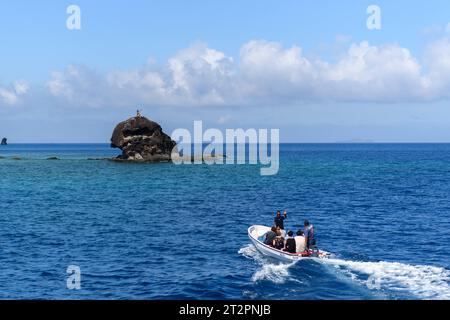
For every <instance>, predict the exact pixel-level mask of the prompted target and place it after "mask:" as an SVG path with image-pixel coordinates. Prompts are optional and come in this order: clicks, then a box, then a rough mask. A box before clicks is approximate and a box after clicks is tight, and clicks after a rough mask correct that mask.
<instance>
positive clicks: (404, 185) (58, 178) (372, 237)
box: [0, 144, 450, 299]
mask: <svg viewBox="0 0 450 320" xmlns="http://www.w3.org/2000/svg"><path fill="white" fill-rule="evenodd" d="M280 150H281V151H280V170H279V173H278V174H277V175H274V176H261V175H260V166H259V165H213V166H211V165H206V164H203V165H181V166H177V165H174V164H169V163H165V164H124V163H115V162H110V161H105V160H99V161H94V160H87V159H88V158H101V157H111V156H114V155H116V154H117V150H114V149H110V148H109V145H106V144H105V145H102V144H95V145H94V144H92V145H89V144H79V145H76V144H73V145H56V144H55V145H32V144H30V145H27V144H22V145H21V144H17V145H14V144H11V145H8V146H1V147H0V157H2V158H1V159H0V299H417V298H418V299H450V144H284V145H281V147H280ZM15 156H17V157H20V158H21V160H13V157H15ZM51 156H57V157H59V158H60V159H61V160H58V161H51V160H46V158H48V157H51ZM277 209H280V210H284V209H287V211H288V219H287V220H286V222H285V223H286V227H287V228H289V229H290V228H292V229H294V230H296V229H297V228H299V227H300V226H301V224H302V222H303V220H304V219H305V218H308V219H309V220H310V221H311V222H312V223H313V224H314V225H315V228H316V236H317V238H318V245H319V247H320V248H321V249H324V250H327V251H329V252H332V253H333V256H332V258H331V259H329V260H323V261H312V260H307V261H300V262H297V263H295V264H285V263H279V262H277V261H274V260H270V259H268V258H265V257H263V256H261V255H260V254H259V253H258V252H257V251H256V250H255V249H254V248H253V247H252V246H251V245H250V241H249V239H248V237H247V228H248V227H249V226H250V225H253V224H263V225H271V224H272V222H273V216H274V213H275V211H276V210H277ZM69 265H76V266H79V267H80V269H81V289H80V290H69V289H68V288H67V285H66V281H67V278H68V276H69V275H68V274H67V273H66V269H67V267H68V266H69Z"/></svg>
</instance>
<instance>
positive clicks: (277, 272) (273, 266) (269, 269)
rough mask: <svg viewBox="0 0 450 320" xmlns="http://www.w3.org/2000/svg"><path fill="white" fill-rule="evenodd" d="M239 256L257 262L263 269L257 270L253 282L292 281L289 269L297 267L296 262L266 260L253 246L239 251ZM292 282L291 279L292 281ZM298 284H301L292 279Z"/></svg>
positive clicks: (280, 282)
mask: <svg viewBox="0 0 450 320" xmlns="http://www.w3.org/2000/svg"><path fill="white" fill-rule="evenodd" d="M239 254H241V255H243V256H244V257H246V258H248V259H252V260H254V261H256V262H257V263H258V264H259V265H260V266H261V269H259V270H257V271H256V272H255V273H254V274H253V276H252V281H253V282H259V281H264V280H266V281H271V282H273V283H276V284H282V283H285V282H286V280H287V279H290V274H289V268H291V267H292V266H294V265H295V262H291V263H274V262H272V261H269V260H268V259H267V258H265V257H264V256H263V255H262V254H261V253H259V251H258V250H256V248H255V247H254V246H253V245H248V246H245V247H243V248H241V249H240V250H239ZM290 280H291V279H290ZM292 280H294V281H296V282H301V281H299V280H296V279H292Z"/></svg>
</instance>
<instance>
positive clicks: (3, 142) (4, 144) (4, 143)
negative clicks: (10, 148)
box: [0, 138, 8, 146]
mask: <svg viewBox="0 0 450 320" xmlns="http://www.w3.org/2000/svg"><path fill="white" fill-rule="evenodd" d="M7 144H8V140H7V139H6V138H3V139H2V142H1V143H0V145H2V146H6V145H7Z"/></svg>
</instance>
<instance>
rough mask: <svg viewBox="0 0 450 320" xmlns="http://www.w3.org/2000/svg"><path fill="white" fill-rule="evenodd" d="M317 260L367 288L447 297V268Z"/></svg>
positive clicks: (449, 296) (449, 287)
mask: <svg viewBox="0 0 450 320" xmlns="http://www.w3.org/2000/svg"><path fill="white" fill-rule="evenodd" d="M318 261H319V260H318ZM319 262H320V263H322V264H324V265H328V266H331V267H334V268H335V269H336V270H338V271H339V272H342V273H344V274H345V275H347V276H348V277H350V278H351V279H352V280H353V281H356V282H358V283H360V284H362V285H365V286H367V287H368V288H369V289H371V290H378V291H387V292H391V293H394V294H395V295H400V296H401V295H402V294H406V295H411V294H412V295H414V296H415V297H417V298H418V299H450V271H449V270H447V269H444V268H441V267H434V266H426V265H409V264H404V263H399V262H386V261H379V262H364V261H351V260H341V259H323V260H320V261H319Z"/></svg>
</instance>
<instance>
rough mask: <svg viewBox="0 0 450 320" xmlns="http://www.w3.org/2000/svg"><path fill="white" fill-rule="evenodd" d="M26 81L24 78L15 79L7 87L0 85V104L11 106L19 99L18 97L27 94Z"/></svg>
mask: <svg viewBox="0 0 450 320" xmlns="http://www.w3.org/2000/svg"><path fill="white" fill-rule="evenodd" d="M28 90H29V86H28V83H27V82H26V81H24V80H18V81H15V82H14V83H13V84H11V85H10V86H9V87H2V86H0V105H8V106H12V105H15V104H17V103H18V102H19V101H20V97H21V96H23V95H25V94H27V93H28Z"/></svg>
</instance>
